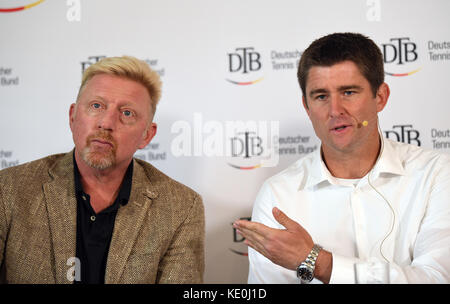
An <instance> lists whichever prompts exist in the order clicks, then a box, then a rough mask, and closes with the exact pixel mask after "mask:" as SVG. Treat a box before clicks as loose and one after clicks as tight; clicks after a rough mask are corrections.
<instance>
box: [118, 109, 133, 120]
mask: <svg viewBox="0 0 450 304" xmlns="http://www.w3.org/2000/svg"><path fill="white" fill-rule="evenodd" d="M120 113H121V114H122V117H123V119H124V120H125V121H128V122H130V121H133V120H135V119H136V113H135V112H134V111H133V110H130V109H122V110H120Z"/></svg>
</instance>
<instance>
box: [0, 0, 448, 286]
mask: <svg viewBox="0 0 450 304" xmlns="http://www.w3.org/2000/svg"><path fill="white" fill-rule="evenodd" d="M448 12H450V1H448V0H432V1H422V0H408V1H407V0H389V1H388V0H367V1H366V0H341V1H335V0H320V1H296V0H277V1H261V0H245V1H243V0H239V1H238V0H228V1H216V0H191V1H175V0H150V1H138V0H134V1H125V0H115V1H111V0H109V1H107V0H90V1H87V0H78V1H77V0H67V1H62V0H45V1H42V0H41V1H37V0H16V1H7V0H0V28H1V32H0V169H3V168H6V167H8V166H12V165H17V164H22V163H25V162H28V161H31V160H34V159H38V158H41V157H44V156H46V155H49V154H54V153H59V152H66V151H70V150H71V149H72V148H73V142H72V137H71V133H70V129H69V124H68V113H69V106H70V104H71V103H72V102H73V101H74V99H75V97H76V94H77V90H78V87H79V85H80V78H81V73H82V69H83V67H87V66H88V65H89V64H91V63H94V62H95V61H96V60H97V59H98V58H99V57H101V56H121V55H132V56H136V57H138V58H141V59H144V60H147V62H148V63H149V64H150V65H151V66H152V68H154V69H155V70H157V71H158V72H159V73H160V75H161V77H162V80H163V95H162V99H161V102H160V105H159V107H158V110H157V114H156V117H155V122H157V123H158V127H159V129H158V134H157V136H156V137H155V138H154V140H153V142H152V143H151V144H150V145H149V146H148V147H147V148H146V149H144V150H141V151H138V152H137V153H136V154H137V155H136V156H138V157H140V158H143V159H145V160H147V161H149V162H150V163H152V164H153V165H155V166H156V167H157V168H159V169H161V170H162V171H164V172H165V173H166V174H168V175H169V176H171V177H173V178H174V179H176V180H178V181H180V182H182V183H184V184H186V185H188V186H190V187H191V188H193V189H194V190H196V191H197V192H199V193H200V194H201V195H202V196H203V199H204V204H205V211H206V273H205V282H206V283H244V282H246V279H247V271H248V260H247V257H246V256H245V253H246V252H247V249H246V247H245V246H244V244H243V243H242V240H241V239H240V238H239V237H236V236H235V235H234V231H233V229H232V227H231V223H232V222H233V221H234V220H235V219H237V218H242V217H249V216H250V215H251V209H252V204H253V200H254V198H255V196H256V193H257V191H258V190H259V187H260V186H261V184H262V182H263V180H265V179H266V178H268V177H269V176H271V175H273V174H275V173H276V172H279V171H281V170H282V169H284V168H286V167H287V166H288V165H289V164H291V163H292V162H294V161H295V160H296V159H298V158H299V157H301V156H302V155H304V153H306V152H309V151H312V150H314V149H317V148H318V147H319V142H318V140H317V138H316V137H315V135H314V132H313V130H312V127H311V125H310V123H309V120H308V118H307V116H306V114H305V112H304V110H303V108H302V106H301V93H300V89H299V86H298V84H297V79H296V65H297V61H298V59H299V57H300V56H301V53H302V52H303V50H304V49H305V48H306V47H307V46H308V45H309V44H310V43H311V42H312V41H313V40H314V39H316V38H318V37H320V36H323V35H325V34H329V33H332V32H340V31H352V32H361V33H363V34H365V35H368V36H369V37H371V38H372V39H373V40H374V41H375V42H376V43H377V44H378V46H379V47H380V49H381V50H382V51H383V52H384V55H385V70H386V72H387V75H386V82H387V83H388V84H389V85H390V88H391V97H390V99H389V102H388V105H387V107H386V108H385V109H384V111H383V112H382V113H381V114H380V122H381V128H382V130H383V132H384V134H385V136H388V137H390V138H392V139H396V140H401V141H404V142H410V143H412V144H417V145H421V146H423V147H425V148H431V149H438V150H441V151H443V152H444V153H449V152H450V130H449V129H450V123H449V120H448V119H449V113H450V102H449V101H450V100H449V96H450V86H449V85H448V79H449V76H450V19H449V16H448ZM244 55H245V56H244ZM391 74H392V75H391ZM252 124H254V125H256V127H252ZM229 125H232V126H233V127H232V128H227V126H229ZM268 130H269V131H277V130H278V131H279V133H278V134H277V132H275V133H273V132H272V133H267V132H266V131H268ZM245 132H248V133H245ZM274 143H275V145H274ZM271 148H274V149H280V150H279V151H280V155H279V159H278V163H277V165H276V166H273V167H261V166H259V165H260V164H261V160H262V159H263V157H267V156H269V157H272V158H273V157H274V156H275V154H274V153H273V149H271ZM225 152H226V153H228V154H226V155H224V154H225Z"/></svg>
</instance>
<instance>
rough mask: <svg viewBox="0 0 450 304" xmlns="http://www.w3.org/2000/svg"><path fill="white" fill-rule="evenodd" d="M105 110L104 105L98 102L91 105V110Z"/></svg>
mask: <svg viewBox="0 0 450 304" xmlns="http://www.w3.org/2000/svg"><path fill="white" fill-rule="evenodd" d="M102 108H104V106H103V104H102V103H100V102H98V101H93V102H91V103H90V104H89V110H92V111H98V110H101V109H102Z"/></svg>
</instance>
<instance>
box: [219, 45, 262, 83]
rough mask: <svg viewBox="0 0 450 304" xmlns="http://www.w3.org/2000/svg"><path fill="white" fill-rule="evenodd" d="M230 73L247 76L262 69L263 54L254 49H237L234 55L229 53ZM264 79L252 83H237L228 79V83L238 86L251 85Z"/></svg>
mask: <svg viewBox="0 0 450 304" xmlns="http://www.w3.org/2000/svg"><path fill="white" fill-rule="evenodd" d="M227 55H228V71H229V72H230V73H233V74H240V76H241V77H240V78H243V77H242V74H244V76H247V75H248V74H250V73H252V72H257V71H259V70H260V69H261V67H262V64H261V54H260V53H258V52H256V51H255V50H254V48H253V47H244V48H236V49H235V52H234V53H228V54H227ZM262 79H263V77H261V78H258V79H256V80H250V81H236V80H231V79H226V80H227V81H228V82H231V83H233V84H237V85H250V84H255V83H257V82H259V81H261V80H262Z"/></svg>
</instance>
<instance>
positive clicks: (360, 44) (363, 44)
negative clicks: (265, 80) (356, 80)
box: [297, 33, 384, 100]
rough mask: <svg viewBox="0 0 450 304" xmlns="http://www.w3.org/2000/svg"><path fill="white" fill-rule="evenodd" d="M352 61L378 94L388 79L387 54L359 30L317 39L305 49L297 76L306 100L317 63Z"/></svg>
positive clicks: (323, 64)
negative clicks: (308, 86)
mask: <svg viewBox="0 0 450 304" xmlns="http://www.w3.org/2000/svg"><path fill="white" fill-rule="evenodd" d="M346 60H350V61H353V62H354V63H355V64H356V65H357V66H358V68H359V71H360V72H361V74H362V75H363V76H364V77H365V78H366V79H367V81H368V82H369V83H370V86H371V89H372V92H373V94H374V96H375V95H376V93H377V90H378V88H379V87H380V85H381V84H383V82H384V66H383V56H382V54H381V51H380V49H379V48H378V46H377V45H376V44H375V43H374V42H373V41H372V40H371V39H369V38H368V37H366V36H363V35H361V34H358V33H334V34H330V35H327V36H324V37H322V38H319V39H317V40H315V41H314V42H313V43H311V45H310V46H309V47H308V48H307V49H306V50H305V51H304V52H303V54H302V57H301V58H300V62H299V65H298V71H297V78H298V82H299V84H300V88H301V89H302V93H303V96H304V97H305V100H306V81H307V80H308V73H309V70H310V69H311V68H312V67H314V66H327V67H328V66H332V65H334V64H336V63H339V62H342V61H346Z"/></svg>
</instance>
